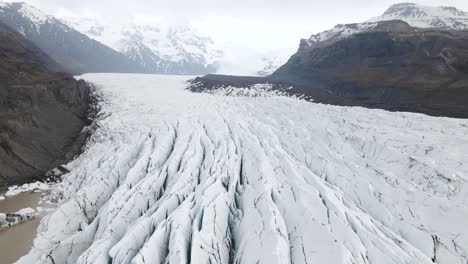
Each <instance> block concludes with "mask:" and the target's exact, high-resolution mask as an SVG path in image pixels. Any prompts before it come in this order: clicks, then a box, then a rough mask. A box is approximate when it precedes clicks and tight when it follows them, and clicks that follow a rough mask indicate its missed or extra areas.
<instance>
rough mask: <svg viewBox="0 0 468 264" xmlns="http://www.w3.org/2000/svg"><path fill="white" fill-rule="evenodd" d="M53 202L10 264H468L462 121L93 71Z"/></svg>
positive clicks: (467, 166) (467, 171) (467, 145)
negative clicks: (87, 121) (81, 138)
mask: <svg viewBox="0 0 468 264" xmlns="http://www.w3.org/2000/svg"><path fill="white" fill-rule="evenodd" d="M82 78H84V79H86V80H88V81H90V82H92V83H94V84H95V85H96V87H97V91H98V93H99V94H100V95H101V96H102V98H103V101H102V102H101V105H100V108H101V111H100V113H99V115H98V119H97V121H96V124H95V126H96V131H95V133H94V134H93V136H92V137H91V139H90V141H89V142H88V144H87V147H86V150H85V152H84V153H83V154H82V155H81V156H79V157H78V158H77V159H76V160H75V161H73V162H72V163H70V164H68V165H67V169H69V170H70V173H68V174H66V175H65V176H64V178H63V181H62V182H61V183H59V184H58V185H56V186H53V187H52V188H53V189H54V191H55V192H57V193H59V194H60V196H61V197H62V198H63V199H62V200H63V201H62V202H61V204H60V205H59V206H58V208H57V209H56V210H55V211H54V212H52V213H50V214H49V215H48V216H46V217H45V218H44V219H43V220H42V222H41V225H40V226H39V230H38V232H39V234H38V237H37V238H36V240H35V241H34V247H33V249H32V250H31V251H30V252H29V253H28V254H27V255H26V256H24V257H23V258H21V259H20V260H19V261H18V263H55V264H58V263H106V264H107V263H132V264H137V263H379V264H380V263H433V262H436V263H444V264H453V263H460V264H461V263H463V264H465V263H467V261H468V229H467V221H468V188H467V187H468V185H467V178H468V152H467V151H466V149H468V129H467V128H468V121H466V120H458V119H449V118H435V117H428V116H425V115H421V114H411V113H391V112H386V111H382V110H368V109H364V108H359V107H352V108H351V107H336V106H327V105H321V104H315V103H309V102H305V101H301V100H297V99H294V98H287V97H283V96H275V95H273V96H268V97H233V96H221V95H216V94H215V95H213V94H194V93H190V92H188V91H186V90H184V87H185V82H186V80H187V77H177V76H158V75H118V74H92V75H84V76H82Z"/></svg>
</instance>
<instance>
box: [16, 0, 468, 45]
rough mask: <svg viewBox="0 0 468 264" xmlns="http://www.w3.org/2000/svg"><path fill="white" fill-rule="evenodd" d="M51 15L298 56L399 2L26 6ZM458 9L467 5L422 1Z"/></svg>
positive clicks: (61, 0)
mask: <svg viewBox="0 0 468 264" xmlns="http://www.w3.org/2000/svg"><path fill="white" fill-rule="evenodd" d="M23 1H25V2H27V3H30V4H32V5H34V6H36V7H38V8H40V9H42V10H43V11H45V12H47V13H49V14H52V15H64V14H65V15H70V14H73V15H76V16H98V17H99V16H105V17H113V18H115V19H119V18H122V17H139V16H140V17H141V16H145V17H148V16H157V17H163V18H169V19H170V20H172V21H184V22H187V21H189V22H190V23H191V24H192V25H194V26H195V27H196V28H198V29H199V30H200V31H203V32H204V33H207V34H209V35H210V36H211V37H212V38H213V39H214V40H215V42H217V43H218V44H220V45H221V46H224V47H231V48H236V49H239V50H244V49H245V50H262V49H268V50H270V51H271V50H275V49H278V50H281V49H283V50H284V49H288V50H291V51H294V50H295V49H296V48H297V47H298V45H299V39H301V38H307V37H309V36H310V35H311V34H312V33H317V32H320V31H323V30H325V29H329V28H331V27H333V26H334V25H336V24H343V23H354V22H362V21H365V20H367V19H369V18H371V17H374V16H378V15H380V14H382V13H383V12H384V11H385V10H386V9H387V8H388V6H390V5H391V4H394V3H399V2H402V1H395V0H353V1H351V0H319V1H315V0H269V1H267V0H23ZM412 2H415V3H419V4H423V5H443V6H455V7H457V8H459V9H462V10H466V11H468V0H419V1H412Z"/></svg>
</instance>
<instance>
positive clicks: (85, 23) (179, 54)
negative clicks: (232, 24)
mask: <svg viewBox="0 0 468 264" xmlns="http://www.w3.org/2000/svg"><path fill="white" fill-rule="evenodd" d="M0 21H1V22H3V23H5V24H6V25H7V26H9V27H10V28H11V29H13V30H14V31H16V32H18V33H20V34H21V35H23V36H24V37H25V38H27V39H28V40H30V41H31V42H33V43H34V44H35V45H37V46H38V47H39V48H41V49H42V50H43V51H44V52H46V53H47V54H48V55H49V56H50V57H52V58H53V59H54V60H55V61H56V62H57V63H59V64H60V65H62V66H63V69H64V70H66V71H68V72H72V73H86V72H125V73H159V74H190V75H198V74H207V73H212V72H216V70H217V61H218V60H219V59H220V57H221V56H222V55H223V53H222V51H220V50H218V49H216V48H215V47H214V43H213V41H212V40H211V39H210V38H209V37H206V36H203V35H201V34H197V33H196V32H195V30H194V29H193V28H191V27H189V26H168V27H167V26H166V27H164V26H160V25H157V24H153V23H136V22H134V21H129V22H128V23H124V24H120V25H116V24H111V23H107V24H106V23H101V22H99V21H98V20H94V19H86V18H83V19H81V18H80V19H78V18H61V19H58V18H56V17H54V16H50V15H47V14H45V13H43V12H41V11H40V10H39V9H37V8H35V7H33V6H30V5H28V4H26V3H1V2H0Z"/></svg>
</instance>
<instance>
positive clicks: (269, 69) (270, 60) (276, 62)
mask: <svg viewBox="0 0 468 264" xmlns="http://www.w3.org/2000/svg"><path fill="white" fill-rule="evenodd" d="M289 57H290V54H286V53H284V52H283V54H281V52H276V53H275V54H273V52H270V53H269V54H268V55H264V56H263V57H262V58H261V59H260V63H261V65H262V68H261V70H259V71H257V73H256V75H257V76H268V75H271V74H272V73H273V72H275V71H276V70H277V69H278V68H279V67H281V65H283V64H285V63H286V62H287V61H288V59H289Z"/></svg>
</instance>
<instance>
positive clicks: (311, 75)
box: [191, 5, 468, 118]
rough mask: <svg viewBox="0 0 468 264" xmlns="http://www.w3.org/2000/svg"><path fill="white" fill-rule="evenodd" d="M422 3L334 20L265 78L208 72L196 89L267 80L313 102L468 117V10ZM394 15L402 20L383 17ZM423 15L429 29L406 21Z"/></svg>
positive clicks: (198, 79)
mask: <svg viewBox="0 0 468 264" xmlns="http://www.w3.org/2000/svg"><path fill="white" fill-rule="evenodd" d="M403 7H405V9H404V10H405V12H403V11H401V9H402V8H403ZM422 9H425V7H420V6H417V5H396V6H392V7H391V8H390V9H389V11H387V12H386V16H385V17H383V18H382V20H383V21H378V19H374V20H373V21H374V22H365V23H356V24H347V25H337V26H336V27H334V28H333V29H331V30H327V31H325V32H322V33H319V34H316V35H312V36H311V37H310V38H308V39H304V40H301V44H300V47H299V49H298V51H297V53H296V54H294V55H293V56H292V57H291V58H290V59H289V61H288V62H287V63H286V64H285V65H283V66H281V67H280V68H279V69H278V70H276V71H275V72H274V73H273V74H272V75H271V76H269V77H268V78H266V79H255V78H253V79H252V78H245V77H228V76H216V75H210V76H206V77H204V78H197V79H196V80H195V81H194V82H193V84H194V85H193V86H192V87H191V90H192V91H197V92H199V91H203V90H206V89H208V90H212V89H217V88H219V87H226V86H235V87H245V86H252V85H253V84H254V83H255V82H269V83H273V84H275V85H274V89H279V90H281V91H282V92H286V93H289V94H301V95H305V96H306V97H307V98H308V99H310V100H314V101H316V102H322V103H329V104H336V105H352V106H364V107H371V108H382V109H387V110H391V111H410V112H420V113H426V114H429V115H436V116H451V117H463V118H468V105H467V104H466V103H465V102H466V101H467V100H468V77H467V76H468V75H467V73H468V67H467V66H468V64H467V61H468V38H467V37H468V31H465V30H455V29H454V28H462V27H461V26H460V25H461V24H463V23H464V21H465V13H464V12H462V11H456V10H455V9H454V8H444V7H434V8H433V9H430V8H429V9H428V8H426V9H428V10H432V11H433V10H439V11H440V12H435V11H434V12H432V13H429V12H428V13H427V14H430V15H432V16H431V17H429V15H426V16H422V15H420V13H418V10H422ZM443 11H444V12H445V11H447V12H449V13H450V14H454V15H453V16H452V17H450V16H449V14H446V13H444V12H443ZM435 14H443V15H444V16H445V17H446V18H447V19H445V20H443V19H442V18H441V17H442V15H439V16H435ZM390 17H391V18H397V19H400V20H388V21H387V20H386V19H385V18H390ZM410 18H411V19H410ZM419 18H420V19H422V20H421V21H423V20H424V21H426V26H428V28H418V27H413V26H411V25H409V24H408V23H406V22H404V21H403V20H407V21H410V22H412V23H413V24H415V25H421V22H418V23H416V22H415V21H419V20H417V19H419ZM449 18H450V19H449ZM431 21H432V22H431ZM440 21H445V22H446V23H445V24H444V25H445V26H441V22H440ZM447 21H450V23H448V22H447ZM455 21H458V22H457V23H455ZM431 25H438V27H437V28H434V27H432V26H431ZM290 87H292V88H291V89H290Z"/></svg>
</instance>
